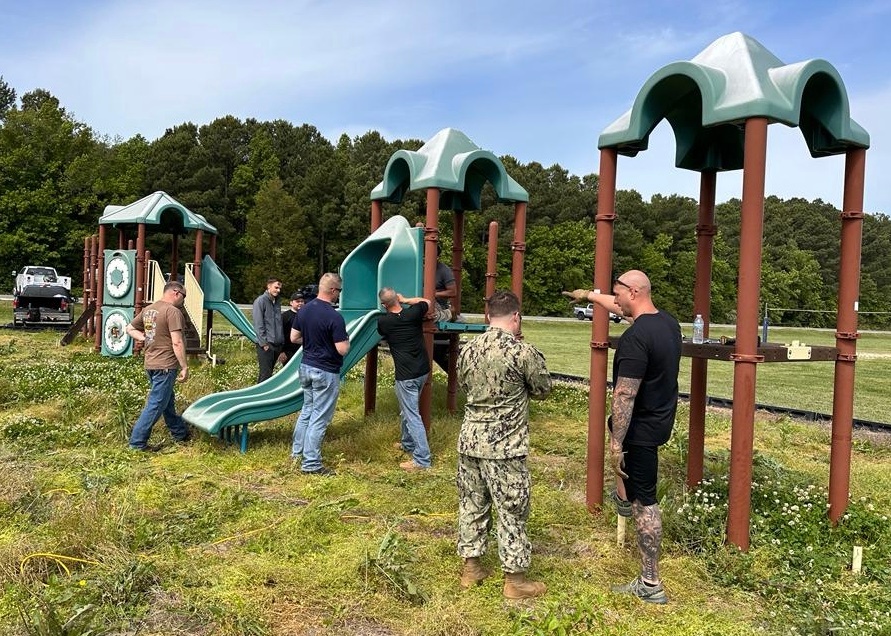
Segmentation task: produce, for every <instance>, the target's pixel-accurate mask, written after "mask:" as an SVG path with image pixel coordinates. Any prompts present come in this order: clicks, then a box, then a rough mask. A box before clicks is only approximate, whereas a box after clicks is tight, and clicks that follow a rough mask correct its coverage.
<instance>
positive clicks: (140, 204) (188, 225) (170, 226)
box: [99, 191, 217, 234]
mask: <svg viewBox="0 0 891 636" xmlns="http://www.w3.org/2000/svg"><path fill="white" fill-rule="evenodd" d="M139 223H145V224H146V225H158V226H160V227H161V229H162V230H164V231H165V232H170V233H171V234H182V233H183V232H184V231H185V230H186V229H190V230H204V231H205V232H207V233H209V234H216V233H217V228H215V227H214V226H212V225H211V224H210V223H208V222H207V220H206V219H205V218H204V217H203V216H201V215H200V214H196V213H195V212H192V211H190V210H189V209H188V208H186V207H185V206H184V205H183V204H182V203H180V202H179V201H177V200H176V199H174V198H173V197H172V196H170V195H169V194H167V193H166V192H161V191H158V192H154V193H152V194H150V195H148V196H147V197H143V198H141V199H139V201H135V202H133V203H131V204H130V205H108V206H106V207H105V211H104V212H103V213H102V217H101V218H100V219H99V225H112V226H115V227H117V226H119V225H133V224H139Z"/></svg>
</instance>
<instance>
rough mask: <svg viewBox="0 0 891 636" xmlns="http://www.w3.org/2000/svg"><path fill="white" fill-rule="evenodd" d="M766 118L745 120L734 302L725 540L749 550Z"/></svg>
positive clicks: (765, 161)
mask: <svg viewBox="0 0 891 636" xmlns="http://www.w3.org/2000/svg"><path fill="white" fill-rule="evenodd" d="M767 124H768V121H767V119H765V118H764V117H752V118H751V119H747V120H746V131H745V150H744V158H743V193H742V213H741V216H742V218H741V221H740V232H739V285H738V296H737V301H736V352H735V353H733V354H731V356H730V359H731V360H733V361H734V364H733V416H732V418H731V421H732V430H731V433H730V486H729V494H728V499H729V502H728V514H727V540H728V541H729V542H730V543H732V544H733V545H735V546H737V547H738V548H740V549H742V550H748V549H749V512H750V509H751V504H752V447H753V444H754V437H755V376H756V369H757V364H758V362H761V361H762V360H763V359H764V357H763V356H759V355H758V311H759V308H760V302H759V295H760V292H761V239H762V234H763V231H764V173H765V167H766V164H767Z"/></svg>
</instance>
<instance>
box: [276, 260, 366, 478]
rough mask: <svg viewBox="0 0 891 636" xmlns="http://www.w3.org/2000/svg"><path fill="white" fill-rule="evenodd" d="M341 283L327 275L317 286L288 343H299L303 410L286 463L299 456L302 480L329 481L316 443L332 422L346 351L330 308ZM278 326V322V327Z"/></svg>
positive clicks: (342, 326)
mask: <svg viewBox="0 0 891 636" xmlns="http://www.w3.org/2000/svg"><path fill="white" fill-rule="evenodd" d="M342 288H343V281H342V280H341V278H340V276H339V275H337V274H334V273H330V272H329V273H327V274H324V275H323V276H322V279H321V280H320V281H319V295H318V297H316V298H315V299H314V300H311V301H309V302H308V303H306V306H305V307H304V308H303V309H301V310H300V312H299V313H298V314H297V316H296V318H295V319H294V324H293V326H292V327H291V336H290V338H291V342H302V343H303V358H302V359H301V360H300V385H301V386H302V387H303V408H302V409H301V411H300V417H298V418H297V422H296V423H295V425H294V435H293V438H292V441H291V459H292V460H294V461H296V460H297V458H299V457H301V456H302V464H301V466H300V470H301V471H302V472H303V473H304V474H307V475H324V476H333V475H334V474H335V473H334V471H333V470H331V469H330V468H328V467H327V466H325V465H323V464H322V440H323V439H324V438H325V431H326V430H327V429H328V425H329V424H330V423H331V419H332V418H333V417H334V409H335V407H336V405H337V397H338V395H340V369H341V367H342V366H343V357H344V356H345V355H346V354H347V353H348V352H349V350H350V337H349V335H348V334H347V331H346V323H345V322H344V319H343V316H342V315H341V314H340V313H339V312H338V311H337V310H336V309H334V307H333V305H334V303H336V302H337V301H338V300H339V299H340V292H341V290H342ZM279 325H281V322H279Z"/></svg>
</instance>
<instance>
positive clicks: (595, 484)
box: [585, 148, 618, 512]
mask: <svg viewBox="0 0 891 636" xmlns="http://www.w3.org/2000/svg"><path fill="white" fill-rule="evenodd" d="M617 163H618V153H617V152H616V150H615V148H604V149H602V150H601V151H600V186H599V190H598V193H597V216H596V217H595V218H594V220H595V222H596V229H597V238H596V241H595V249H594V286H595V287H597V288H599V289H600V290H601V291H603V292H604V293H610V274H611V273H612V267H613V224H614V223H615V220H616V167H617ZM608 313H609V312H607V310H606V309H604V308H603V307H600V306H599V305H595V308H594V319H593V320H592V321H591V323H592V324H591V367H590V371H589V383H590V390H589V391H588V465H587V476H586V484H585V503H586V504H587V506H588V510H589V511H591V512H596V511H597V510H598V509H599V508H600V506H601V505H602V504H603V452H604V448H605V441H604V434H605V431H606V363H607V354H608V351H609V316H608Z"/></svg>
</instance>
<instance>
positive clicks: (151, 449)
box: [130, 444, 164, 453]
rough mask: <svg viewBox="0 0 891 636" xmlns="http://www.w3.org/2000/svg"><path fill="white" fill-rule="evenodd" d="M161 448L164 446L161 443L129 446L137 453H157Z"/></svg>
mask: <svg viewBox="0 0 891 636" xmlns="http://www.w3.org/2000/svg"><path fill="white" fill-rule="evenodd" d="M162 448H164V445H163V444H146V445H145V446H130V450H131V451H137V452H139V453H157V452H158V451H159V450H161V449H162Z"/></svg>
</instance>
